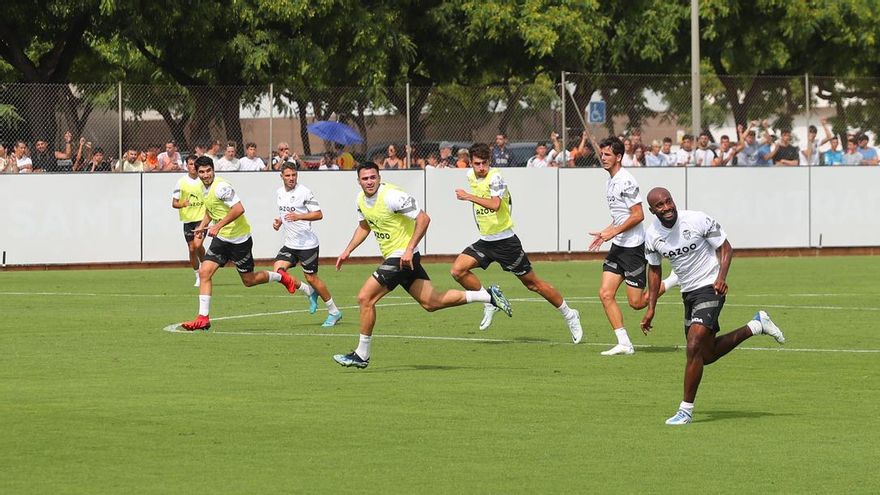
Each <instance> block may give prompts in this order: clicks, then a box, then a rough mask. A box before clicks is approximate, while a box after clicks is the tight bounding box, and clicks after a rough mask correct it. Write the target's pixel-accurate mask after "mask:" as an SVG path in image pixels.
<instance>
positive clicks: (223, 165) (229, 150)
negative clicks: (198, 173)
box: [214, 141, 241, 172]
mask: <svg viewBox="0 0 880 495" xmlns="http://www.w3.org/2000/svg"><path fill="white" fill-rule="evenodd" d="M214 167H215V168H216V169H217V171H218V172H237V171H239V170H241V163H240V162H239V161H238V158H236V157H235V143H234V142H232V141H229V142H228V143H226V152H225V153H223V156H222V157H220V159H218V160H217V161H216V162H214Z"/></svg>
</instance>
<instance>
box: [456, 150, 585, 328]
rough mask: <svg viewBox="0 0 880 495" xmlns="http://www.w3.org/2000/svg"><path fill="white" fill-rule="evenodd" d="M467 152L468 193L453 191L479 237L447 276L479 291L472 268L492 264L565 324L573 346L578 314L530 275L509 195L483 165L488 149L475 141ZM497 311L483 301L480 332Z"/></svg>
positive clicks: (496, 174)
mask: <svg viewBox="0 0 880 495" xmlns="http://www.w3.org/2000/svg"><path fill="white" fill-rule="evenodd" d="M470 154H471V169H470V170H468V174H467V178H468V184H469V185H470V190H471V192H467V191H465V190H464V189H456V190H455V197H456V198H458V199H459V200H461V201H470V202H471V203H473V205H474V219H475V220H476V222H477V229H478V230H479V231H480V239H479V240H478V241H477V242H475V243H473V244H471V245H470V246H468V247H466V248H465V249H464V251H462V252H461V254H459V255H458V257H457V258H456V259H455V262H454V263H453V264H452V278H454V279H455V280H456V281H457V282H458V283H459V284H461V286H462V287H464V288H465V289H467V290H484V289H483V284H482V283H481V282H480V279H479V278H477V276H476V275H474V273H473V271H472V270H473V269H474V268H476V267H480V268H482V269H483V270H485V269H486V268H488V267H489V265H490V264H492V262H493V261H497V262H498V264H499V265H501V269H502V270H504V271H507V272H511V273H513V274H514V275H516V276H517V278H519V280H520V282H522V283H523V285H525V286H526V287H527V288H528V289H529V290H530V291H532V292H537V293H538V294H540V295H541V296H543V297H544V299H546V300H547V302H549V303H550V304H552V305H553V307H554V308H556V309H557V310H558V311H559V313H560V314H561V315H562V317H563V318H564V319H565V321H566V323H567V324H568V330H569V332H570V333H571V340H572V342H574V343H575V344H577V343H579V342H580V341H581V338H583V335H584V332H583V330H582V329H581V320H580V313H578V311H577V310H576V309H572V308H569V307H568V304H567V303H566V302H565V299H563V298H562V295H561V294H560V293H559V291H558V290H556V288H555V287H553V286H552V285H550V284H548V283H547V282H545V281H544V280H542V279H540V278H539V277H538V275H536V274H535V271H534V270H533V269H532V264H531V262H530V261H529V256H528V255H527V254H526V252H525V251H524V250H523V247H522V243H521V242H520V240H519V237H517V236H516V234H515V233H514V232H513V219H512V218H511V217H510V210H511V200H510V191H509V190H508V189H507V184H506V183H505V182H504V179H503V178H502V177H501V173H500V172H498V169H496V168H493V167H491V166H490V165H489V161H490V159H491V157H492V152H491V150H490V149H489V145H488V144H485V143H476V144H474V145H473V146H471V149H470ZM497 310H498V308H497V307H495V306H494V305H492V304H489V303H487V304H486V305H485V306H484V308H483V319H482V321H480V330H485V329H487V328H489V325H491V324H492V318H493V317H494V315H495V312H496V311H497Z"/></svg>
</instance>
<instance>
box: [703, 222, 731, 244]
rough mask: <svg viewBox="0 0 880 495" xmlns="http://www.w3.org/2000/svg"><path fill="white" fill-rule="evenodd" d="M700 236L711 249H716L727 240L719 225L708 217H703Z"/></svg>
mask: <svg viewBox="0 0 880 495" xmlns="http://www.w3.org/2000/svg"><path fill="white" fill-rule="evenodd" d="M700 234H702V236H703V237H704V238H705V239H706V242H708V243H709V245H711V246H712V247H713V248H715V249H718V248H720V247H721V245H722V244H724V241H726V240H727V234H726V233H725V232H724V229H722V228H721V224H719V223H718V222H716V221H715V219H714V218H712V217H710V216H709V215H703V220H702V225H701V228H700Z"/></svg>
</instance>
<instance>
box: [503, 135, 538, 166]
mask: <svg viewBox="0 0 880 495" xmlns="http://www.w3.org/2000/svg"><path fill="white" fill-rule="evenodd" d="M537 147H538V142H537V141H517V142H514V143H507V152H508V153H509V154H510V161H509V162H508V164H507V166H508V167H525V166H526V163H528V161H529V158H531V157H533V156H535V148H537Z"/></svg>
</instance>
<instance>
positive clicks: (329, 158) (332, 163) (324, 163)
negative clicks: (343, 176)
mask: <svg viewBox="0 0 880 495" xmlns="http://www.w3.org/2000/svg"><path fill="white" fill-rule="evenodd" d="M318 170H339V165H338V164H337V163H336V155H335V154H333V152H332V151H328V152H326V153H324V155H323V156H321V162H320V164H319V165H318Z"/></svg>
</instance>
